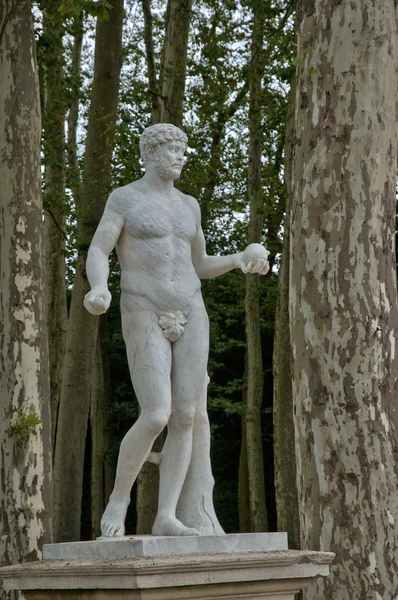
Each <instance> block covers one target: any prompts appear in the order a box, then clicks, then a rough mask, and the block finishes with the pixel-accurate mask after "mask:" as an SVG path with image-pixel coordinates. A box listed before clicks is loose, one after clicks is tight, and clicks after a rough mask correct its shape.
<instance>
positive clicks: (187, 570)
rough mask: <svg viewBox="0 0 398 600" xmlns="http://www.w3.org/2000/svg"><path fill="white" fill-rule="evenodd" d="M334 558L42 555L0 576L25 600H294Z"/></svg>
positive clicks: (292, 553) (287, 553)
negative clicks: (63, 557) (69, 557)
mask: <svg viewBox="0 0 398 600" xmlns="http://www.w3.org/2000/svg"><path fill="white" fill-rule="evenodd" d="M179 541H180V542H181V540H179ZM333 557H334V554H332V553H325V552H308V551H298V550H284V551H279V552H241V553H230V554H208V555H203V554H201V555H190V556H162V557H156V558H149V557H148V558H126V559H118V560H109V559H92V558H91V559H72V560H62V561H61V560H47V561H41V562H36V563H26V564H23V565H13V566H11V567H4V568H2V569H0V577H3V579H4V584H5V587H6V589H14V590H15V589H20V590H23V594H24V596H25V598H26V599H27V600H75V599H76V600H77V599H79V600H127V598H128V599H129V600H138V599H140V600H188V599H195V598H197V599H199V598H201V599H203V600H205V599H206V600H211V599H216V598H217V599H219V600H221V599H222V600H228V599H231V600H232V599H235V598H236V599H237V598H240V599H241V600H242V599H245V600H249V599H250V598H257V600H258V599H259V598H264V599H267V600H293V598H294V595H295V594H296V593H297V592H298V591H300V590H301V589H303V588H304V587H305V586H306V585H308V583H309V582H310V581H311V579H312V578H314V577H316V576H319V575H321V576H327V575H328V574H329V565H330V563H331V561H332V559H333Z"/></svg>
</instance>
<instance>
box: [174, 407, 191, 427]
mask: <svg viewBox="0 0 398 600" xmlns="http://www.w3.org/2000/svg"><path fill="white" fill-rule="evenodd" d="M195 413H196V409H195V407H194V406H187V407H186V408H177V409H174V410H173V412H172V414H171V418H170V424H171V425H172V427H174V428H175V429H178V430H184V429H190V428H192V426H193V422H194V419H195Z"/></svg>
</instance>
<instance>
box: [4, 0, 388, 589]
mask: <svg viewBox="0 0 398 600" xmlns="http://www.w3.org/2000/svg"><path fill="white" fill-rule="evenodd" d="M36 58H37V62H36ZM397 65H398V43H397V7H396V3H395V1H394V0H358V2H349V3H346V2H341V1H340V0H297V2H296V3H293V2H289V1H288V0H267V1H265V0H259V1H257V0H247V1H246V0H245V1H243V0H242V1H241V2H232V1H229V0H225V1H221V0H203V1H202V2H200V3H199V2H195V3H193V2H192V0H168V2H167V4H166V2H155V1H153V2H150V1H149V0H141V1H138V0H134V1H133V0H125V1H124V2H123V0H99V1H96V2H95V1H92V0H41V1H40V2H37V3H30V2H28V1H26V0H3V2H2V3H0V83H1V85H0V105H1V107H2V110H1V111H0V142H1V148H0V149H1V157H2V161H1V162H0V185H1V189H2V195H1V202H2V203H1V205H0V208H1V221H0V224H1V237H0V243H1V248H0V250H1V252H0V261H1V269H0V278H1V279H0V314H1V325H0V342H1V344H0V359H1V371H0V393H1V402H0V410H1V414H0V455H1V463H0V518H1V535H0V557H1V561H2V562H4V563H6V564H7V563H13V562H19V561H21V560H34V559H36V558H38V557H40V552H41V547H42V544H43V542H46V541H51V540H53V541H67V540H78V539H92V538H95V537H96V535H98V533H99V520H100V517H101V514H102V511H103V509H104V506H105V503H106V501H107V498H108V496H109V493H110V491H111V488H112V484H113V479H114V473H115V463H116V457H117V452H118V445H119V443H120V440H121V439H122V437H123V435H124V433H125V432H126V431H127V429H128V428H129V427H130V426H131V424H132V422H133V420H134V419H135V418H136V417H137V411H138V406H137V402H136V399H135V396H134V392H133V388H132V385H131V382H130V376H129V372H128V366H127V361H126V357H125V349H124V343H123V340H122V335H121V330H120V315H119V307H118V299H119V298H118V297H119V266H118V263H117V260H116V258H115V256H114V255H112V257H111V274H110V281H109V285H110V289H111V292H112V294H113V302H112V305H111V308H110V310H109V311H108V313H107V315H106V316H102V317H101V318H100V319H98V318H96V317H93V316H91V315H89V314H88V313H87V312H86V311H85V310H84V309H83V297H84V295H85V293H86V292H87V291H88V282H87V278H86V273H85V260H86V254H87V249H88V246H89V244H90V240H91V238H92V235H93V233H94V231H95V229H96V226H97V224H98V222H99V219H100V217H101V214H102V212H103V208H104V205H105V202H106V198H107V196H108V195H109V193H110V192H111V191H112V190H113V189H115V188H116V187H118V186H121V185H125V184H127V183H129V182H130V181H133V180H134V179H137V178H138V177H140V175H141V174H142V172H143V171H142V165H141V162H140V158H139V149H138V141H139V135H140V133H141V132H142V130H143V129H144V128H145V127H146V126H148V125H150V124H151V123H158V122H172V123H174V124H176V125H178V126H180V127H182V128H183V129H184V130H185V131H186V132H187V134H188V137H189V148H188V152H187V160H186V164H185V167H184V170H183V173H182V177H181V180H180V181H179V183H178V187H179V188H180V189H181V190H182V191H183V192H185V193H188V194H190V195H192V196H194V197H196V198H197V199H198V201H199V203H200V206H201V211H202V225H203V229H204V232H205V237H206V240H207V250H208V253H209V254H226V253H231V252H235V251H237V250H243V249H244V247H245V246H246V244H247V243H251V242H262V243H263V244H264V245H265V246H266V247H267V248H268V249H269V250H270V263H271V269H270V272H269V274H268V275H267V276H266V277H262V278H259V277H258V276H255V275H253V276H251V275H248V276H246V277H244V276H243V274H242V273H240V272H237V271H234V272H231V273H229V274H227V275H225V276H223V277H220V278H218V279H215V280H211V281H204V282H203V287H202V289H203V296H204V299H205V303H206V306H207V310H208V313H209V317H210V322H211V333H210V335H211V340H210V342H211V343H210V348H211V350H210V360H209V375H210V378H211V383H210V386H209V390H208V407H209V415H210V421H211V425H212V464H213V471H214V475H215V479H216V487H215V493H214V498H215V505H216V510H217V513H218V516H219V518H220V521H221V523H222V525H223V527H224V528H225V530H226V531H227V532H232V531H242V532H243V531H265V530H267V529H270V530H275V529H278V530H282V531H287V532H288V535H289V546H290V548H299V547H301V548H305V549H311V550H325V551H328V550H332V551H334V552H335V553H336V558H335V561H334V566H333V569H332V573H331V577H330V578H328V579H326V580H324V579H322V580H321V579H319V580H317V581H316V582H314V583H313V584H312V585H311V586H310V587H309V588H308V590H307V592H306V598H308V599H311V600H315V599H317V600H320V599H321V598H322V599H323V600H329V599H330V600H331V599H332V598H333V600H346V598H348V597H349V598H352V599H353V600H363V599H364V598H372V599H373V598H374V600H389V599H390V598H395V597H396V596H397V595H398V583H397V581H396V564H397V563H398V528H397V525H396V523H398V502H397V499H396V496H397V494H396V490H397V488H398V461H397V456H398V411H397V388H398V363H397V360H396V356H397V349H396V344H397V329H398V298H397V285H396V260H395V232H396V221H395V214H396V212H395V209H396V165H397V114H398V111H397V93H396V90H397V89H398V81H397V72H398V69H397ZM289 267H290V268H289ZM161 444H162V439H159V440H158V441H157V449H159V448H160V447H161ZM156 499H157V468H156V466H155V465H151V464H147V465H146V466H145V468H144V469H143V472H142V474H141V476H140V478H139V481H138V485H137V488H136V489H135V488H134V490H133V493H132V506H131V508H130V511H129V514H128V519H127V531H134V529H136V530H137V532H141V533H147V532H149V531H150V529H151V523H152V521H153V517H154V512H155V510H156Z"/></svg>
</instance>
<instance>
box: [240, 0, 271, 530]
mask: <svg viewBox="0 0 398 600" xmlns="http://www.w3.org/2000/svg"><path fill="white" fill-rule="evenodd" d="M253 17H254V19H253V30H252V46H251V64H250V72H249V86H250V104H249V133H250V142H249V172H248V195H249V208H250V217H249V230H248V242H249V244H252V243H255V242H257V243H260V242H261V239H262V230H263V217H264V195H263V182H262V173H261V171H262V162H261V157H262V149H263V134H262V122H261V112H262V111H261V108H262V103H261V100H262V75H263V70H264V64H263V60H262V45H263V39H264V6H263V4H262V2H257V1H254V2H253ZM259 293H260V292H259V275H253V274H247V275H246V296H245V323H246V341H247V392H246V414H245V430H246V431H245V434H246V435H245V436H244V437H245V439H246V447H247V449H246V456H247V481H248V487H249V509H250V510H249V512H250V526H251V527H250V528H251V531H266V530H267V507H266V503H265V486H264V469H263V447H262V431H261V405H262V401H263V383H264V382H263V361H262V350H261V332H260V297H259Z"/></svg>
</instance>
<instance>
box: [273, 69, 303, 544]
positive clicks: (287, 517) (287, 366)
mask: <svg viewBox="0 0 398 600" xmlns="http://www.w3.org/2000/svg"><path fill="white" fill-rule="evenodd" d="M295 93H296V85H295V80H294V78H293V81H292V86H291V90H290V101H289V111H288V115H287V124H286V140H285V169H284V177H285V185H286V189H287V201H286V215H285V227H284V235H283V249H282V260H281V268H280V273H279V281H278V302H277V308H276V316H275V338H274V356H273V371H274V411H273V423H274V464H275V498H276V511H277V521H278V531H286V532H287V534H288V540H289V548H292V549H298V548H300V523H299V511H298V498H297V486H296V459H295V441H294V423H293V418H294V416H293V393H292V349H291V344H290V328H289V253H290V196H291V178H292V158H293V156H292V153H293V141H294V107H295Z"/></svg>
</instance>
